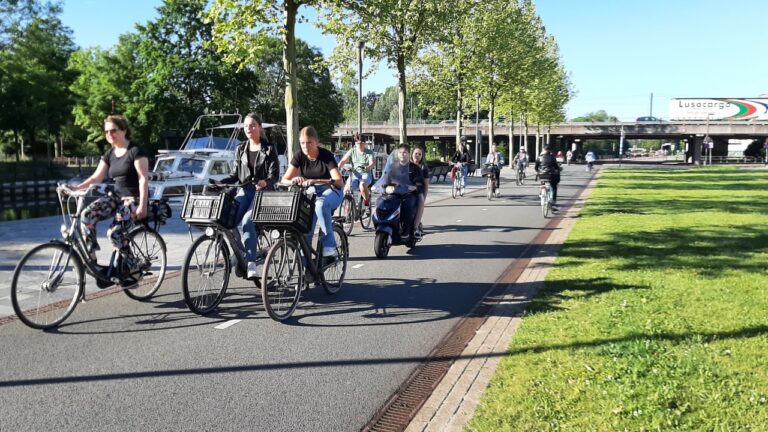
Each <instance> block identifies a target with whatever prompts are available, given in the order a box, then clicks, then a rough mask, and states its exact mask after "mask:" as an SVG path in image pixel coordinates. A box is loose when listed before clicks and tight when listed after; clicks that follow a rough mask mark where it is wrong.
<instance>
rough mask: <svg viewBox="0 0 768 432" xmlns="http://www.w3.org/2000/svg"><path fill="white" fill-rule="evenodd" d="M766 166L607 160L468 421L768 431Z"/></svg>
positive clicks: (495, 425) (475, 427) (472, 426)
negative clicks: (641, 166)
mask: <svg viewBox="0 0 768 432" xmlns="http://www.w3.org/2000/svg"><path fill="white" fill-rule="evenodd" d="M767 269H768V174H767V173H765V172H764V171H758V170H742V169H738V168H733V167H731V168H719V169H718V168H712V169H709V168H707V169H691V170H685V171H664V170H604V171H603V177H602V178H601V180H600V181H599V183H598V186H597V187H596V189H595V190H594V191H593V193H592V196H591V197H590V199H589V200H588V202H587V204H586V205H585V207H584V209H583V211H582V214H581V217H580V218H579V220H578V222H577V223H576V225H575V227H574V229H573V231H572V232H571V234H570V236H569V238H568V241H567V243H566V244H565V246H564V248H563V249H562V250H561V252H560V254H559V257H558V258H557V261H556V264H555V266H554V267H553V269H552V271H551V272H550V273H549V275H548V277H547V281H546V284H545V288H544V289H543V290H542V291H540V293H539V295H538V296H537V297H536V299H535V300H534V301H533V302H532V304H531V305H530V307H529V310H528V311H527V315H526V317H525V318H524V319H523V323H522V326H521V327H520V329H519V330H518V331H517V333H516V335H515V337H514V338H513V341H512V343H511V344H510V347H509V352H508V355H507V356H506V357H505V358H504V359H503V360H502V362H501V363H500V365H499V368H498V369H497V371H496V375H495V376H494V378H493V380H492V381H491V383H490V385H489V388H488V389H487V391H486V393H485V394H484V396H483V398H482V400H481V402H480V405H479V406H478V410H477V412H476V414H475V417H474V418H473V419H472V421H471V422H470V423H469V424H468V425H467V429H468V430H472V431H499V430H515V431H533V430H535V431H540V430H574V431H604V430H605V431H607V430H631V431H652V430H653V431H669V430H696V431H698V430H703V431H731V430H766V428H768V369H766V366H768V362H767V361H766V353H768V292H767V291H766V287H768V270H767Z"/></svg>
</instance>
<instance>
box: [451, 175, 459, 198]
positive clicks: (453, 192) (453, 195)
mask: <svg viewBox="0 0 768 432" xmlns="http://www.w3.org/2000/svg"><path fill="white" fill-rule="evenodd" d="M457 182H458V180H457V179H455V178H454V179H453V185H452V186H451V196H452V197H453V198H454V199H456V194H457V192H458V190H457Z"/></svg>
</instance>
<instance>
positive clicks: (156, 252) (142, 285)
mask: <svg viewBox="0 0 768 432" xmlns="http://www.w3.org/2000/svg"><path fill="white" fill-rule="evenodd" d="M129 237H130V243H129V247H130V248H131V254H132V255H133V258H135V259H136V260H138V266H139V269H140V270H141V274H140V275H139V277H138V278H137V279H138V280H139V284H138V285H137V286H136V288H132V289H127V290H123V292H124V293H125V295H127V296H128V297H130V298H132V299H134V300H148V299H150V298H152V296H153V295H155V293H156V292H157V290H158V289H160V285H161V284H162V283H163V280H164V279H165V271H166V268H167V266H168V260H167V257H166V254H165V252H166V247H165V241H164V240H163V238H162V237H160V234H158V233H157V232H156V231H154V230H151V229H149V227H146V226H143V227H140V228H138V229H136V230H134V231H132V232H131V233H130V234H129Z"/></svg>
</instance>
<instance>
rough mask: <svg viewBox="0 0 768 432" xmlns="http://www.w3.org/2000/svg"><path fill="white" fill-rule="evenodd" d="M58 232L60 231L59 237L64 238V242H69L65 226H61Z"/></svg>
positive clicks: (67, 229)
mask: <svg viewBox="0 0 768 432" xmlns="http://www.w3.org/2000/svg"><path fill="white" fill-rule="evenodd" d="M59 231H61V236H62V237H63V238H64V240H69V227H68V226H67V224H65V223H63V224H61V226H60V227H59Z"/></svg>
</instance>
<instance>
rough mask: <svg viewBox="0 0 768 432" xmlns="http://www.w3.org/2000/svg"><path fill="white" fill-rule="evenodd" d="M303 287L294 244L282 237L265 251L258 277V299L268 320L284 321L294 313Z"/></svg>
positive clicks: (299, 256) (298, 256) (296, 247)
mask: <svg viewBox="0 0 768 432" xmlns="http://www.w3.org/2000/svg"><path fill="white" fill-rule="evenodd" d="M303 286H304V265H303V263H302V259H301V253H299V248H298V245H297V244H296V241H295V240H293V239H290V238H285V239H282V240H279V241H277V242H275V243H274V244H273V245H272V247H271V248H270V249H269V252H267V257H266V259H265V260H264V270H263V272H262V275H261V300H262V301H263V302H264V309H265V310H266V311H267V314H268V315H269V317H270V318H272V319H273V320H275V321H284V320H286V319H288V318H289V317H290V316H291V315H293V312H294V311H295V310H296V306H298V304H299V297H300V296H301V288H302V287H303Z"/></svg>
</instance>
